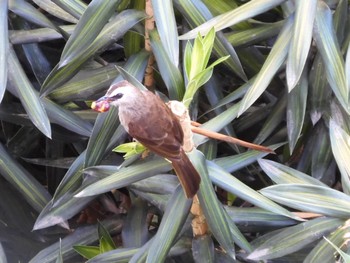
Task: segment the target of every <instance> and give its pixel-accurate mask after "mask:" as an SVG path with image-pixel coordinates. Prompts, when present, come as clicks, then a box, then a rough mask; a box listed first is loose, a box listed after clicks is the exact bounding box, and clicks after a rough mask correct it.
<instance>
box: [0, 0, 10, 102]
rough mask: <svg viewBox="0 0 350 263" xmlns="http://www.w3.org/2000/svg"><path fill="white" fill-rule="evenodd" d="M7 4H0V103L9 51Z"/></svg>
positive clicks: (5, 79)
mask: <svg viewBox="0 0 350 263" xmlns="http://www.w3.org/2000/svg"><path fill="white" fill-rule="evenodd" d="M7 3H8V1H1V2H0V103H1V101H2V98H3V97H4V93H5V90H6V84H7V70H8V69H7V57H8V50H9V43H8V27H7V13H8V10H7V7H8V6H7Z"/></svg>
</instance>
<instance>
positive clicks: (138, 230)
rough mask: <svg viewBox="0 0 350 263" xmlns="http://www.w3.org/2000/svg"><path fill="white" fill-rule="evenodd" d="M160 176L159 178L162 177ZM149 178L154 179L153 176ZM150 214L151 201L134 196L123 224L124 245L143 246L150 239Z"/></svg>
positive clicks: (130, 246)
mask: <svg viewBox="0 0 350 263" xmlns="http://www.w3.org/2000/svg"><path fill="white" fill-rule="evenodd" d="M159 177H160V176H159ZM159 177H158V179H160V178H159ZM173 177H175V176H173ZM149 179H152V177H151V178H149ZM146 181H147V179H146ZM177 185H178V182H177ZM148 216H149V203H147V202H146V201H145V200H143V199H141V198H139V197H137V198H133V200H132V206H131V208H130V209H128V214H127V216H126V219H125V223H124V225H123V230H122V240H123V247H125V248H128V247H129V248H134V247H141V246H143V245H144V244H145V243H146V242H147V241H148V240H149V238H150V233H149V230H148V226H149V225H148V222H147V220H148V219H149V218H148Z"/></svg>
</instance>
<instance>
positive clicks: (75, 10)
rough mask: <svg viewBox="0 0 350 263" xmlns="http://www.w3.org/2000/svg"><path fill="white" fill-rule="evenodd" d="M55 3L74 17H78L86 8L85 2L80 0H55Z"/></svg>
mask: <svg viewBox="0 0 350 263" xmlns="http://www.w3.org/2000/svg"><path fill="white" fill-rule="evenodd" d="M55 3H56V4H57V5H58V6H59V7H61V8H62V9H63V10H65V11H66V12H68V13H69V14H71V15H72V16H74V17H75V18H76V19H79V18H80V17H81V16H82V15H83V13H84V12H85V10H86V8H87V4H85V3H84V2H83V1H82V0H59V1H58V0H57V1H55Z"/></svg>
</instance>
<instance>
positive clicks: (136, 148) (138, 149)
mask: <svg viewBox="0 0 350 263" xmlns="http://www.w3.org/2000/svg"><path fill="white" fill-rule="evenodd" d="M145 150H146V147H145V146H143V145H142V144H141V143H139V142H129V143H124V144H120V145H118V146H117V147H116V148H114V149H113V152H117V153H125V155H124V156H123V157H124V158H125V159H128V158H130V157H133V156H134V155H138V154H141V153H143V152H144V151H145Z"/></svg>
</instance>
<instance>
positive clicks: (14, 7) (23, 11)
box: [9, 0, 67, 37]
mask: <svg viewBox="0 0 350 263" xmlns="http://www.w3.org/2000/svg"><path fill="white" fill-rule="evenodd" d="M9 9H10V10H11V11H12V12H14V13H15V14H17V15H19V16H21V17H23V18H25V19H26V20H29V21H31V22H32V23H34V24H37V25H39V26H42V27H48V28H52V29H54V30H55V31H57V32H58V33H61V34H62V33H63V34H64V36H65V37H67V36H66V35H65V33H64V32H63V31H62V30H61V29H60V28H59V27H58V26H56V25H55V24H53V23H52V22H51V20H49V19H48V18H47V17H46V16H45V15H44V14H43V13H41V12H40V11H39V10H37V9H36V8H35V7H34V6H33V5H31V4H30V3H28V2H27V1H23V0H11V1H9Z"/></svg>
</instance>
